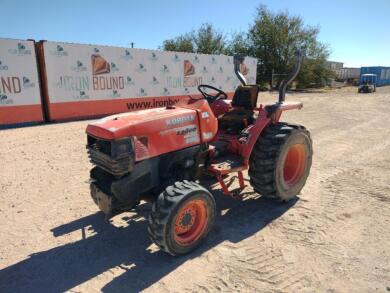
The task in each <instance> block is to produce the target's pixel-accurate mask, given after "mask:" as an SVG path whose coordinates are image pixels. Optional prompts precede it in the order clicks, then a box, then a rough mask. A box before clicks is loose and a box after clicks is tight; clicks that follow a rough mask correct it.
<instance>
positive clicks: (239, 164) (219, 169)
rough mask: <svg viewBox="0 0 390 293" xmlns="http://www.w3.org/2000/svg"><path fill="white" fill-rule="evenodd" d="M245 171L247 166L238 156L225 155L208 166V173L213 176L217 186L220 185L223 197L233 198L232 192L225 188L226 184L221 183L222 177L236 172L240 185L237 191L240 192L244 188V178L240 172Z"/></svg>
mask: <svg viewBox="0 0 390 293" xmlns="http://www.w3.org/2000/svg"><path fill="white" fill-rule="evenodd" d="M247 169H248V166H247V165H245V164H244V163H243V160H242V157H240V156H238V155H227V156H223V157H220V158H217V159H216V160H214V161H213V162H212V163H211V164H210V166H209V168H208V171H209V172H211V173H213V174H215V176H216V177H217V179H218V182H219V184H221V187H222V191H223V193H224V194H225V195H230V196H233V197H235V196H234V195H233V194H232V192H231V191H229V189H228V187H227V186H226V183H225V182H224V181H223V176H224V175H227V174H230V173H233V172H237V174H238V181H239V184H240V189H239V191H241V190H243V189H244V188H245V184H244V176H243V174H242V171H244V170H247Z"/></svg>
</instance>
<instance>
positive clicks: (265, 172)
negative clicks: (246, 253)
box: [86, 52, 312, 255]
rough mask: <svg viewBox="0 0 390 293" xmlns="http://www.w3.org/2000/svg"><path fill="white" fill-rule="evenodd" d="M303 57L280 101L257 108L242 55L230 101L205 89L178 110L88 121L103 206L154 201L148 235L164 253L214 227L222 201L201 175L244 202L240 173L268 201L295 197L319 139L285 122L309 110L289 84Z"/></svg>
mask: <svg viewBox="0 0 390 293" xmlns="http://www.w3.org/2000/svg"><path fill="white" fill-rule="evenodd" d="M296 57H297V61H296V63H295V65H294V68H293V70H292V72H291V73H290V74H289V76H288V77H287V79H286V80H285V81H283V82H282V84H281V86H280V91H279V101H278V102H276V103H275V104H272V105H267V106H263V105H259V106H258V105H257V98H258V93H259V88H258V86H257V85H247V84H246V80H245V78H244V76H243V75H242V74H241V73H240V71H239V68H240V64H241V63H242V62H243V57H239V56H236V57H235V62H234V63H235V64H234V70H235V73H236V75H237V77H238V79H239V80H240V81H241V83H242V85H240V86H238V88H237V89H236V91H235V93H234V96H233V98H232V100H231V101H230V100H227V94H226V93H225V92H223V91H222V90H219V89H217V88H214V87H212V86H209V85H200V86H199V87H198V89H199V91H200V95H198V96H196V97H191V96H190V97H189V99H188V100H182V101H180V102H179V103H178V104H176V105H174V106H168V107H166V108H155V109H147V110H140V111H135V112H129V113H123V114H117V115H113V116H109V117H106V118H103V119H101V120H99V121H97V122H94V123H91V124H89V125H88V127H87V130H86V132H87V136H88V143H87V149H88V153H89V157H90V160H91V162H92V164H93V165H94V167H93V168H92V169H91V174H90V175H91V195H92V198H93V200H94V202H95V203H96V204H97V205H98V206H99V208H100V209H101V210H102V211H103V212H104V213H105V214H106V215H107V216H108V217H111V216H113V215H116V214H119V213H121V212H124V211H128V210H131V209H133V208H135V207H136V206H137V205H138V204H139V202H140V201H141V200H148V201H152V202H153V206H152V211H151V214H150V216H149V228H148V232H149V235H150V237H151V239H152V240H153V241H154V242H155V243H156V244H157V245H158V246H159V247H160V249H162V250H164V251H166V252H168V253H170V254H172V255H178V254H184V253H188V252H190V251H191V250H193V249H194V248H195V247H197V246H198V245H199V244H200V243H201V242H202V240H203V239H204V238H205V237H206V235H207V234H208V233H209V232H210V230H211V229H212V226H213V224H214V221H215V217H216V204H215V200H214V198H213V195H212V194H211V193H210V191H208V190H207V189H206V188H205V187H203V186H202V185H200V184H199V183H198V181H197V180H198V179H201V177H202V175H204V174H208V175H212V176H214V177H215V178H216V179H217V180H218V182H219V183H220V185H221V188H222V191H223V193H224V194H226V195H230V196H233V197H237V198H239V193H238V194H237V193H236V192H232V191H229V189H228V187H227V185H226V183H225V182H224V178H225V177H226V175H227V174H230V173H233V172H237V174H238V180H239V186H240V189H243V188H244V178H243V171H245V170H248V174H249V178H250V184H251V185H252V187H253V189H254V190H255V191H256V192H258V193H259V194H261V195H262V196H264V197H268V198H273V199H276V200H280V201H287V200H289V199H291V198H293V197H294V196H296V195H297V194H299V192H300V191H301V189H302V188H303V186H304V185H305V182H306V179H307V177H308V175H309V171H310V167H311V162H312V141H311V138H310V134H309V132H308V131H307V130H306V129H305V127H303V126H300V125H293V124H288V123H285V122H279V119H280V116H281V114H282V112H283V111H285V110H291V109H300V108H302V103H300V102H290V103H286V102H285V92H286V88H287V85H288V84H289V83H290V82H291V81H292V80H293V79H294V78H295V77H296V75H297V74H298V72H299V69H300V66H301V63H302V54H301V53H300V52H298V53H297V55H296Z"/></svg>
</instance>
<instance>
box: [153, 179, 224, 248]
mask: <svg viewBox="0 0 390 293" xmlns="http://www.w3.org/2000/svg"><path fill="white" fill-rule="evenodd" d="M215 210H216V204H215V200H214V198H213V196H212V195H211V193H210V192H209V191H208V190H207V189H205V188H204V187H202V186H201V185H199V184H197V183H195V182H191V181H187V180H184V181H178V182H175V183H174V184H173V185H171V186H168V187H167V188H166V189H165V191H163V192H162V193H161V194H160V195H159V196H158V198H157V200H156V202H155V203H154V204H153V207H152V213H151V214H150V217H149V228H148V232H149V235H150V237H151V239H152V240H153V241H154V242H155V243H156V244H157V245H158V246H159V247H160V249H162V250H164V251H165V252H168V253H170V254H172V255H178V254H185V253H188V252H190V251H192V250H193V249H195V248H196V247H197V246H198V245H199V244H200V243H201V242H202V240H203V239H204V238H205V237H206V235H207V234H208V232H209V231H210V229H211V228H212V226H213V224H214V221H215V214H216V211H215Z"/></svg>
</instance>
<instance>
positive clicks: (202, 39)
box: [162, 23, 225, 54]
mask: <svg viewBox="0 0 390 293" xmlns="http://www.w3.org/2000/svg"><path fill="white" fill-rule="evenodd" d="M162 49H163V50H165V51H177V52H192V53H203V54H222V53H224V52H225V35H224V34H223V33H222V32H219V31H217V30H216V29H215V28H214V27H213V26H212V25H211V24H209V23H205V24H202V25H201V26H200V28H199V29H198V30H196V31H195V30H193V31H192V32H190V33H187V34H184V35H180V36H178V37H176V38H174V39H170V40H165V41H164V42H163V46H162Z"/></svg>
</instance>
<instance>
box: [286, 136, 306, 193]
mask: <svg viewBox="0 0 390 293" xmlns="http://www.w3.org/2000/svg"><path fill="white" fill-rule="evenodd" d="M306 153H307V151H306V148H305V145H304V144H301V143H300V144H294V145H292V146H291V147H290V149H289V150H288V153H287V155H286V158H285V161H284V168H283V177H284V181H285V183H286V185H287V186H289V187H292V186H294V185H295V184H297V183H298V182H299V180H300V179H301V178H302V175H303V173H304V171H305V165H306Z"/></svg>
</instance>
